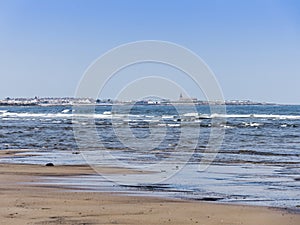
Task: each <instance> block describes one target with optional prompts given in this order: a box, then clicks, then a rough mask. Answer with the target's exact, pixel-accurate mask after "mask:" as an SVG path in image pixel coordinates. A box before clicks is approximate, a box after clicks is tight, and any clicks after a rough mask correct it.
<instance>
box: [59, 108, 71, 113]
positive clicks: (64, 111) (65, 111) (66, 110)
mask: <svg viewBox="0 0 300 225" xmlns="http://www.w3.org/2000/svg"><path fill="white" fill-rule="evenodd" d="M61 112H62V113H68V112H70V109H64V110H63V111H61Z"/></svg>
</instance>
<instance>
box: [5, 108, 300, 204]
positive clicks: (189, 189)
mask: <svg viewBox="0 0 300 225" xmlns="http://www.w3.org/2000/svg"><path fill="white" fill-rule="evenodd" d="M74 115H79V116H80V118H81V119H79V120H76V119H75V120H74ZM87 118H89V119H87ZM91 118H92V121H93V124H92V125H91V124H90V121H91V120H90V119H91ZM215 118H217V119H218V118H222V120H219V122H217V123H214V122H213V120H214V119H215ZM85 120H86V121H85ZM220 121H221V122H220ZM225 122H226V123H225ZM76 127H81V130H79V131H78V130H77V132H79V133H77V137H76V138H75V135H74V128H76ZM93 128H95V130H93ZM212 129H221V130H222V131H224V137H223V141H222V144H221V146H220V149H219V150H218V154H216V157H215V158H214V160H213V162H212V163H211V165H210V166H209V167H208V168H207V169H206V170H204V171H199V170H198V166H199V163H201V160H202V159H203V157H204V155H205V154H209V153H206V152H205V149H206V148H207V145H208V143H209V140H210V139H209V138H210V134H211V131H212ZM91 130H92V131H91ZM90 132H94V133H93V135H94V134H96V137H97V140H95V136H93V139H92V140H90V139H91V138H90V136H91V133H90ZM183 132H184V133H185V135H183ZM75 133H76V132H75ZM78 136H79V137H78ZM182 139H184V140H183V141H182ZM76 141H77V142H76ZM79 143H80V146H79ZM195 143H196V144H195ZM79 147H80V148H79ZM3 149H29V150H30V152H32V153H33V154H32V156H28V154H27V155H26V156H25V155H24V156H23V155H22V154H19V155H17V157H11V158H10V157H5V158H2V159H0V162H9V163H37V164H44V163H46V162H49V161H51V162H54V163H55V164H84V163H87V162H86V161H85V160H84V159H83V158H82V157H81V155H80V154H74V153H76V152H77V151H78V152H82V151H87V152H93V154H98V153H101V152H102V151H109V152H110V154H111V155H113V156H114V157H115V158H117V159H118V162H122V163H124V164H125V165H134V166H136V167H138V168H142V167H141V166H143V165H150V164H154V165H155V164H156V163H159V162H164V160H166V159H168V158H172V157H173V156H174V154H175V155H176V154H177V155H178V154H179V153H180V155H184V154H187V155H188V160H187V161H186V163H185V166H184V167H183V168H182V169H178V171H177V172H176V173H174V176H172V177H170V178H168V179H166V180H164V181H163V182H161V183H155V184H150V183H147V182H146V181H145V182H144V183H143V182H139V183H138V184H137V185H119V186H118V185H113V187H114V188H115V189H117V190H120V189H121V190H122V191H124V190H127V191H128V193H132V194H136V193H138V194H139V193H140V194H149V193H150V194H153V195H162V196H168V197H179V198H188V199H200V200H210V201H219V202H234V203H242V204H254V205H266V206H275V207H287V208H290V209H299V207H300V106H288V105H258V106H226V114H212V113H211V112H210V108H209V107H208V106H196V112H195V109H194V108H193V107H192V106H176V107H174V106H162V105H134V106H133V107H130V108H128V107H126V106H116V107H114V108H112V107H111V106H96V108H95V114H93V115H91V114H88V113H86V114H85V113H84V112H78V111H76V109H75V110H74V109H73V108H72V107H67V106H47V107H46V106H32V107H21V106H18V107H12V106H11V107H0V151H1V150H3ZM185 159H186V158H185ZM108 163H109V162H108ZM112 163H113V162H112ZM68 179H69V180H66V179H65V180H63V181H62V180H56V182H58V183H59V182H62V183H63V184H66V185H67V184H69V185H72V186H74V185H75V186H76V179H77V180H81V182H78V186H84V185H83V183H84V182H82V181H83V180H84V179H85V181H86V182H85V187H86V188H87V189H88V188H91V189H93V190H95V189H97V188H98V189H99V190H100V189H101V188H99V187H98V186H97V185H96V187H95V183H93V182H91V180H94V179H95V178H91V177H84V178H80V179H79V178H68ZM72 179H74V180H72ZM109 187H112V186H109Z"/></svg>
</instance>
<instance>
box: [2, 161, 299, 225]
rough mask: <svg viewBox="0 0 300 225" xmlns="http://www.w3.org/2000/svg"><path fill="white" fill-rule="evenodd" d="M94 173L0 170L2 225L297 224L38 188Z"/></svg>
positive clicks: (210, 206)
mask: <svg viewBox="0 0 300 225" xmlns="http://www.w3.org/2000/svg"><path fill="white" fill-rule="evenodd" d="M2 156H3V155H2ZM106 170H107V169H106ZM106 172H107V171H106ZM93 173H94V171H93V170H92V169H91V168H90V167H88V166H54V167H46V166H40V165H20V164H0V180H1V185H0V190H1V192H0V198H1V201H0V221H1V224H230V225H233V224H256V225H257V224H264V225H266V224H272V225H276V224H278V225H279V224H280V225H282V224H295V225H296V224H300V214H294V213H291V212H287V211H284V210H279V209H271V208H267V207H252V206H239V205H226V204H215V203H206V202H198V201H184V200H170V199H162V198H153V197H132V196H124V195H120V194H116V193H102V192H89V191H84V192H83V191H80V190H72V191H70V189H66V187H60V186H58V185H55V184H53V185H49V184H47V185H43V184H41V183H40V182H39V183H38V184H37V182H38V181H40V179H41V178H42V177H43V176H72V175H81V174H93Z"/></svg>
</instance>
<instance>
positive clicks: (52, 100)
mask: <svg viewBox="0 0 300 225" xmlns="http://www.w3.org/2000/svg"><path fill="white" fill-rule="evenodd" d="M129 104H135V105H191V104H193V105H209V104H213V105H220V104H222V105H223V104H224V102H219V101H216V102H209V101H206V100H198V99H196V98H192V99H189V98H180V99H178V100H169V99H145V100H137V101H136V100H131V101H119V100H112V99H93V98H75V97H43V98H39V97H34V98H9V97H7V98H5V99H2V100H0V106H51V105H54V106H59V105H63V106H72V105H129ZM225 105H278V104H276V103H267V102H255V101H251V100H226V101H225Z"/></svg>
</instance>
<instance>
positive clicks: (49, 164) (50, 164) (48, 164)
mask: <svg viewBox="0 0 300 225" xmlns="http://www.w3.org/2000/svg"><path fill="white" fill-rule="evenodd" d="M45 166H54V164H53V163H47V164H46V165H45Z"/></svg>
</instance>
